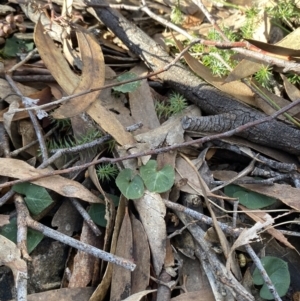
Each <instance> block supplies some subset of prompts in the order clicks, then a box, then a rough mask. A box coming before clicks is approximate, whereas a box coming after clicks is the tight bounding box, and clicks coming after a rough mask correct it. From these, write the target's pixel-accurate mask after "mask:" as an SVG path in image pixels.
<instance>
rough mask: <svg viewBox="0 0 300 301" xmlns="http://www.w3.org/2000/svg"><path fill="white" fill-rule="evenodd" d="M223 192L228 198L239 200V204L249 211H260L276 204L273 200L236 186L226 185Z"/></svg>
mask: <svg viewBox="0 0 300 301" xmlns="http://www.w3.org/2000/svg"><path fill="white" fill-rule="evenodd" d="M224 192H225V194H226V195H228V196H229V197H234V198H237V199H239V202H240V203H241V204H242V205H244V206H245V207H247V208H249V209H261V208H264V207H268V206H270V205H273V204H274V203H275V202H276V199H274V198H271V197H268V196H266V195H263V194H260V193H257V192H254V191H250V190H246V189H244V188H242V187H239V186H237V185H228V186H227V187H225V189H224Z"/></svg>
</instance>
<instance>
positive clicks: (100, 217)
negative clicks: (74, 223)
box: [88, 194, 120, 228]
mask: <svg viewBox="0 0 300 301" xmlns="http://www.w3.org/2000/svg"><path fill="white" fill-rule="evenodd" d="M107 195H108V196H109V197H110V198H111V199H112V200H113V202H114V204H115V206H118V205H119V201H120V199H119V198H118V197H117V196H115V195H112V194H107ZM105 207H106V206H105V205H104V204H97V203H93V204H92V205H91V206H90V208H89V210H88V214H89V215H90V217H91V219H92V220H93V222H95V223H96V224H97V225H98V226H101V227H104V228H105V227H106V225H107V220H106V218H105V213H106V209H105Z"/></svg>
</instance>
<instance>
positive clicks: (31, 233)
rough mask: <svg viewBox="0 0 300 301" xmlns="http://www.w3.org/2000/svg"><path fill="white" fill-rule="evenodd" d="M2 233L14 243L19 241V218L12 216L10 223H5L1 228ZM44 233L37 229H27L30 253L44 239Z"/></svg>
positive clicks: (0, 232)
mask: <svg viewBox="0 0 300 301" xmlns="http://www.w3.org/2000/svg"><path fill="white" fill-rule="evenodd" d="M0 234H1V235H3V236H5V237H6V238H8V239H9V240H11V241H12V242H14V243H17V219H16V218H12V219H11V221H10V223H9V224H7V225H4V226H3V227H1V229H0ZM43 238H44V235H43V234H42V233H40V232H38V231H36V230H33V229H30V228H29V229H28V231H27V250H28V253H29V254H30V253H31V252H32V251H33V250H34V249H35V248H36V246H37V245H38V244H39V243H40V242H41V241H42V239H43Z"/></svg>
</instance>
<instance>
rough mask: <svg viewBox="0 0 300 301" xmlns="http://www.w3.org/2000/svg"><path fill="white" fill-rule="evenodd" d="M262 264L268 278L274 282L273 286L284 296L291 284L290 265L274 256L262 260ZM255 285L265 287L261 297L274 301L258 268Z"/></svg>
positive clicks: (262, 289) (254, 278)
mask: <svg viewBox="0 0 300 301" xmlns="http://www.w3.org/2000/svg"><path fill="white" fill-rule="evenodd" d="M261 263H262V265H263V267H264V268H265V270H266V272H267V274H268V276H269V277H270V279H271V280H272V283H273V285H274V286H275V289H276V291H277V293H278V294H279V296H280V297H282V296H284V295H285V294H286V293H287V291H288V289H289V287H290V283H291V277H290V272H289V269H288V264H287V263H286V262H285V261H283V260H282V259H280V258H277V257H273V256H266V257H263V258H262V259H261ZM252 277H253V283H254V284H256V285H263V286H262V288H261V290H260V296H261V298H263V299H266V300H273V299H274V297H273V295H272V294H271V292H270V290H269V289H268V286H267V285H266V284H265V282H264V280H263V278H262V276H261V273H260V272H259V270H258V269H257V268H256V269H255V270H254V272H253V275H252Z"/></svg>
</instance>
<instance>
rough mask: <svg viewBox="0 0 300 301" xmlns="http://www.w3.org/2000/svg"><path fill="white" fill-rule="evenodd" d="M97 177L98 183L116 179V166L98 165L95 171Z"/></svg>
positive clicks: (108, 164) (117, 171)
mask: <svg viewBox="0 0 300 301" xmlns="http://www.w3.org/2000/svg"><path fill="white" fill-rule="evenodd" d="M96 172H97V176H98V178H99V180H100V181H102V182H103V181H107V182H108V181H110V180H113V179H115V178H116V176H117V175H118V173H119V170H118V168H117V166H116V165H114V164H111V163H107V164H106V163H105V164H100V165H98V166H97V169H96Z"/></svg>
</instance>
